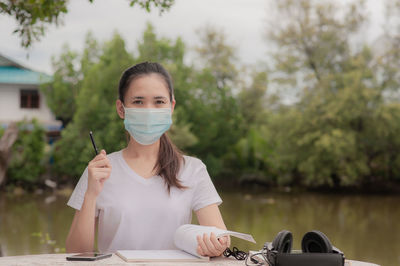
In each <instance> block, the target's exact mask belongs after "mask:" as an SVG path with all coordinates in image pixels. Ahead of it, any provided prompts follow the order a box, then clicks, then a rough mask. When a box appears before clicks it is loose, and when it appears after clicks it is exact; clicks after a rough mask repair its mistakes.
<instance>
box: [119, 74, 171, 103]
mask: <svg viewBox="0 0 400 266" xmlns="http://www.w3.org/2000/svg"><path fill="white" fill-rule="evenodd" d="M126 96H128V97H137V96H142V97H146V96H148V97H153V96H164V97H168V98H169V90H168V86H167V83H166V82H165V80H164V79H163V77H161V76H160V75H158V74H149V75H143V76H140V77H137V78H135V79H134V80H132V81H131V82H130V84H129V86H128V90H127V91H126V94H125V97H126Z"/></svg>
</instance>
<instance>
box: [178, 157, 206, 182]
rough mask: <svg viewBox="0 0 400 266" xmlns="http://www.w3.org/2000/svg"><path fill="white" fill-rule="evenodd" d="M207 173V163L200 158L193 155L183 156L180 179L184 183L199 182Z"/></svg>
mask: <svg viewBox="0 0 400 266" xmlns="http://www.w3.org/2000/svg"><path fill="white" fill-rule="evenodd" d="M205 174H207V175H208V173H207V168H206V165H205V164H204V163H203V162H202V161H201V160H200V159H198V158H195V157H192V156H186V155H184V156H183V163H182V166H181V169H180V174H179V177H180V180H181V181H183V182H184V183H186V182H189V183H192V182H195V183H197V182H198V181H199V179H201V177H202V176H203V175H205Z"/></svg>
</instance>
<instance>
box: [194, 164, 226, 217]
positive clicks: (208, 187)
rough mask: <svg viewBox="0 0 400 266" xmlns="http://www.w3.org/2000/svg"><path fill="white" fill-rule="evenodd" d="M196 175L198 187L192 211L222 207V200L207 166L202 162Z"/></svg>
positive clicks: (196, 186)
mask: <svg viewBox="0 0 400 266" xmlns="http://www.w3.org/2000/svg"><path fill="white" fill-rule="evenodd" d="M194 174H195V176H194V178H195V180H196V185H195V188H194V195H193V200H192V210H194V211H198V210H199V209H201V208H204V207H206V206H208V205H211V204H217V205H220V204H221V203H222V199H221V197H220V196H219V195H218V193H217V190H216V189H215V186H214V184H213V183H212V181H211V178H210V175H209V174H208V172H207V168H206V166H205V165H204V164H203V163H202V162H201V161H200V167H199V169H198V170H197V171H196V172H195V173H194Z"/></svg>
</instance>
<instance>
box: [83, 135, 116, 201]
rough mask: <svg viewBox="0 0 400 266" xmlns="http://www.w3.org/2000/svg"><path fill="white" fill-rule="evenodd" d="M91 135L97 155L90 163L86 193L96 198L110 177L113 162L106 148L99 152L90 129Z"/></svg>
mask: <svg viewBox="0 0 400 266" xmlns="http://www.w3.org/2000/svg"><path fill="white" fill-rule="evenodd" d="M89 135H90V138H91V141H92V144H93V148H94V150H95V153H96V156H95V157H94V158H93V160H91V161H90V162H89V165H88V188H87V190H86V195H88V196H91V197H95V198H96V197H97V196H98V195H99V194H100V192H101V191H102V190H103V185H104V182H105V181H106V180H107V179H108V178H109V177H110V174H111V163H110V160H109V159H108V158H107V154H106V151H105V150H101V152H100V153H99V152H98V150H97V146H96V143H95V141H94V138H93V133H92V131H90V133H89Z"/></svg>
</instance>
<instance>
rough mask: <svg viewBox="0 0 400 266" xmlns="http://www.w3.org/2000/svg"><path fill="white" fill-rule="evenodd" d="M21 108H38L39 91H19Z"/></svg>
mask: <svg viewBox="0 0 400 266" xmlns="http://www.w3.org/2000/svg"><path fill="white" fill-rule="evenodd" d="M21 108H39V91H38V90H34V89H33V90H21Z"/></svg>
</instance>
